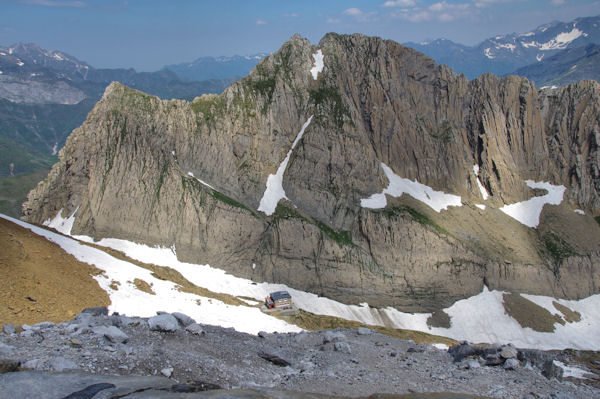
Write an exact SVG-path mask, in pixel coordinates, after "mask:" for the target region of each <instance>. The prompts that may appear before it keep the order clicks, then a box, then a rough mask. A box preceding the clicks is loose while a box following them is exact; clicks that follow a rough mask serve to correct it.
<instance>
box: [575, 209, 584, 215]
mask: <svg viewBox="0 0 600 399" xmlns="http://www.w3.org/2000/svg"><path fill="white" fill-rule="evenodd" d="M573 212H575V213H578V214H580V215H585V212H584V211H582V210H581V209H575V210H574V211H573Z"/></svg>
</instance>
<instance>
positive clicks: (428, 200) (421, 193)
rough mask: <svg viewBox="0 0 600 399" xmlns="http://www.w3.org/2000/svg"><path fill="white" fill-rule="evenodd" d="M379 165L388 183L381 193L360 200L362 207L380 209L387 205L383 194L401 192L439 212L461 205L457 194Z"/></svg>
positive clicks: (395, 194) (398, 193) (382, 164)
mask: <svg viewBox="0 0 600 399" xmlns="http://www.w3.org/2000/svg"><path fill="white" fill-rule="evenodd" d="M381 167H382V168H383V171H384V173H385V175H386V176H387V178H388V181H389V185H388V186H387V188H385V189H383V191H382V192H381V193H377V194H373V195H371V196H370V197H369V198H364V199H361V200H360V205H361V206H362V207H363V208H370V209H381V208H385V206H386V205H387V200H386V198H385V195H386V194H387V195H390V196H392V197H400V196H402V194H408V195H410V196H411V197H413V198H414V199H416V200H419V201H421V202H423V203H424V204H425V205H427V206H429V207H431V208H432V209H433V210H434V211H436V212H440V211H441V210H442V209H448V207H449V206H462V201H461V198H460V197H459V196H458V195H453V194H446V193H444V192H442V191H435V190H434V189H433V188H431V187H429V186H426V185H424V184H421V183H419V182H418V181H416V180H415V181H411V180H409V179H405V178H402V177H400V176H398V175H397V174H395V173H394V171H393V170H392V169H391V168H390V167H389V166H387V165H386V164H384V163H383V162H382V163H381Z"/></svg>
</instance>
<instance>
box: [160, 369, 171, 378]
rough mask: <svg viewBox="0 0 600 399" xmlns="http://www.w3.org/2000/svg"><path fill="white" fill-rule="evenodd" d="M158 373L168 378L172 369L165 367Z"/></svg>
mask: <svg viewBox="0 0 600 399" xmlns="http://www.w3.org/2000/svg"><path fill="white" fill-rule="evenodd" d="M160 373H161V374H162V375H164V376H165V377H167V378H170V377H171V376H172V375H173V367H165V368H164V369H162V370H160Z"/></svg>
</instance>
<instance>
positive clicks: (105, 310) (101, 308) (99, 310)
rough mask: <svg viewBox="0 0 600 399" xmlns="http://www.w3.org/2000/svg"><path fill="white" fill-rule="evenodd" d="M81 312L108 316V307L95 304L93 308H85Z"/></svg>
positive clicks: (95, 315)
mask: <svg viewBox="0 0 600 399" xmlns="http://www.w3.org/2000/svg"><path fill="white" fill-rule="evenodd" d="M81 313H86V314H90V315H92V316H94V317H98V316H108V308H107V307H106V306H96V307H94V308H85V309H83V310H82V311H81Z"/></svg>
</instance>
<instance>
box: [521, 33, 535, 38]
mask: <svg viewBox="0 0 600 399" xmlns="http://www.w3.org/2000/svg"><path fill="white" fill-rule="evenodd" d="M533 35H535V33H534V32H527V33H522V34H520V35H519V37H527V36H533Z"/></svg>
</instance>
